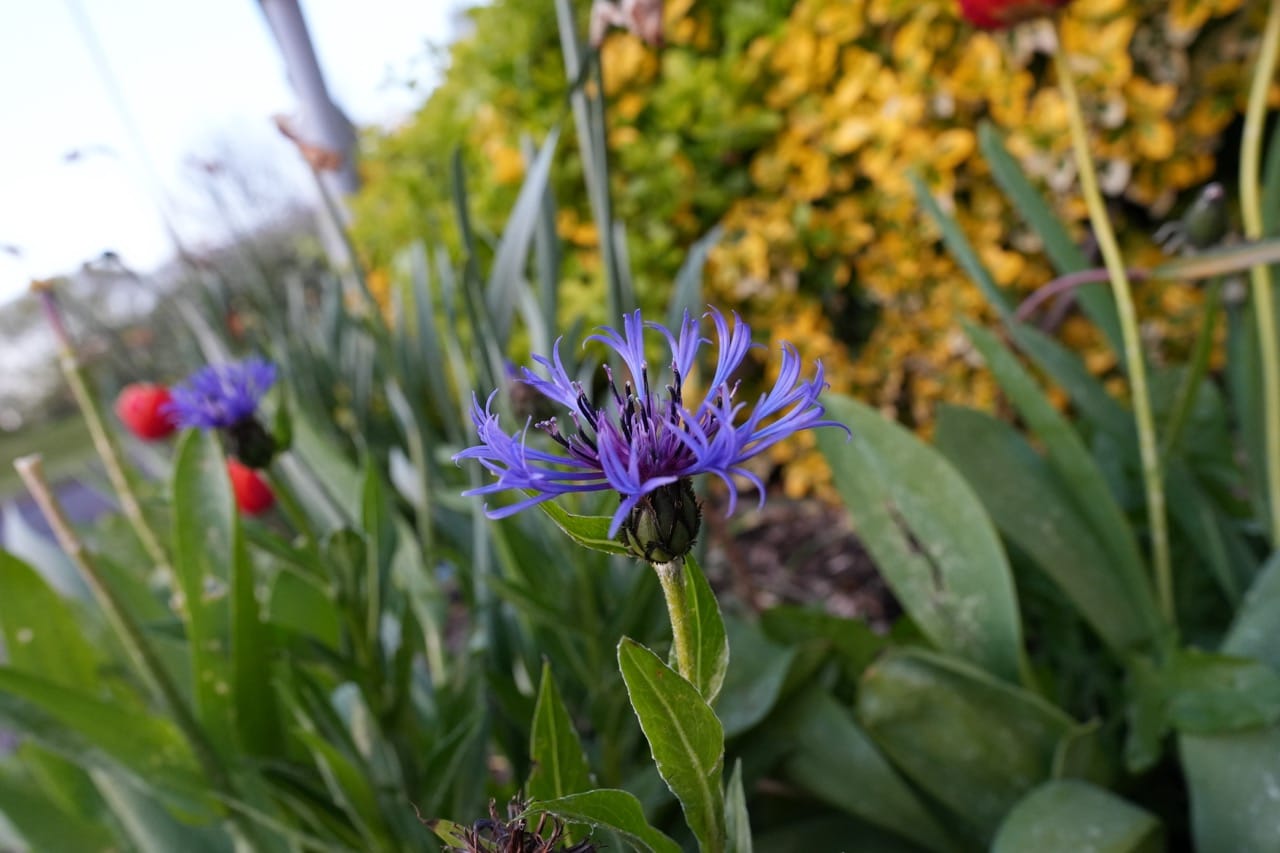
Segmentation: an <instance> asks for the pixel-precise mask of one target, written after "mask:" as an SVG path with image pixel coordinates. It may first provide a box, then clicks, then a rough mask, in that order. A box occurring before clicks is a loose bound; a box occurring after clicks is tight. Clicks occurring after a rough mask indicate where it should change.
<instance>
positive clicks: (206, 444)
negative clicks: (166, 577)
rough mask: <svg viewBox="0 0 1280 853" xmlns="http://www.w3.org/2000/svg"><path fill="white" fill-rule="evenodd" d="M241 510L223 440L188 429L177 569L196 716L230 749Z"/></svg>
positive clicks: (179, 491) (177, 473) (176, 482)
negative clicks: (232, 608)
mask: <svg viewBox="0 0 1280 853" xmlns="http://www.w3.org/2000/svg"><path fill="white" fill-rule="evenodd" d="M234 514H235V504H234V502H233V498H232V494H231V483H230V481H229V480H228V478H227V470H226V461H225V460H224V458H223V456H222V451H221V449H220V448H219V447H218V444H217V439H216V438H215V437H214V436H213V435H212V434H209V433H206V432H204V431H203V430H187V431H186V432H185V433H184V434H183V436H182V439H181V440H180V441H179V442H178V448H177V451H176V453H175V460H174V465H173V541H174V549H173V556H174V566H173V567H174V570H175V572H176V574H177V581H178V587H179V589H180V590H181V591H182V598H183V607H182V609H181V612H182V614H183V616H184V617H185V621H186V623H187V647H188V649H189V651H190V654H191V674H192V680H193V681H194V684H193V685H192V686H193V694H194V696H195V710H196V716H197V718H198V719H199V721H200V723H201V724H202V725H203V726H204V728H205V730H206V731H207V732H208V733H209V736H210V739H211V740H212V741H213V742H214V743H215V744H217V745H218V746H219V747H221V748H224V749H229V748H230V744H231V739H232V735H231V731H232V720H231V717H232V710H231V705H232V700H233V697H232V691H231V673H230V665H229V663H228V660H227V654H228V651H229V649H228V648H227V646H228V643H229V641H230V638H229V636H228V625H227V589H228V586H229V584H230V578H229V577H228V569H227V567H228V566H230V565H232V562H233V559H234V558H233V553H234V551H235V550H236V547H237V546H236V533H235V532H234V530H233V527H234V526H235V517H234Z"/></svg>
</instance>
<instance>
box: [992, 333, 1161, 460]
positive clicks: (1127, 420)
mask: <svg viewBox="0 0 1280 853" xmlns="http://www.w3.org/2000/svg"><path fill="white" fill-rule="evenodd" d="M1008 329H1009V334H1010V336H1011V337H1012V338H1013V340H1014V341H1015V342H1016V343H1017V345H1018V348H1019V349H1020V350H1022V351H1023V352H1025V353H1026V354H1027V355H1028V356H1030V357H1031V359H1032V360H1033V361H1035V363H1036V364H1037V365H1039V366H1040V368H1041V369H1042V370H1043V371H1044V372H1045V373H1047V374H1048V375H1049V376H1051V377H1052V378H1053V380H1054V381H1055V382H1057V383H1058V385H1059V386H1060V387H1061V388H1062V390H1063V391H1066V392H1067V394H1069V395H1070V396H1071V402H1072V403H1074V404H1075V406H1076V408H1077V409H1078V410H1079V411H1080V413H1081V414H1082V415H1083V416H1084V417H1085V418H1087V419H1088V420H1090V421H1092V422H1093V423H1094V425H1095V426H1096V427H1097V428H1098V429H1101V430H1103V431H1105V432H1107V433H1108V434H1109V435H1111V436H1112V437H1113V438H1115V439H1116V440H1117V441H1118V442H1120V443H1121V444H1122V445H1123V446H1124V448H1125V450H1126V452H1128V453H1132V454H1133V455H1134V458H1135V459H1136V457H1137V452H1138V433H1137V429H1136V427H1135V426H1134V423H1133V416H1132V415H1131V414H1130V413H1129V412H1128V411H1126V410H1125V408H1124V407H1123V406H1121V405H1120V403H1118V402H1117V401H1116V399H1115V398H1114V397H1112V396H1111V395H1110V394H1109V393H1108V392H1107V389H1106V386H1105V385H1103V384H1102V383H1101V382H1100V381H1099V380H1098V379H1097V377H1095V376H1094V375H1093V374H1091V373H1090V372H1089V369H1088V367H1086V366H1085V363H1084V360H1083V359H1081V358H1080V356H1079V355H1078V354H1076V353H1075V352H1074V351H1072V350H1071V349H1068V348H1067V347H1065V346H1063V345H1062V344H1060V343H1058V341H1056V340H1054V339H1053V338H1051V337H1049V336H1048V335H1046V334H1045V333H1044V332H1041V331H1040V330H1039V329H1037V328H1036V327H1035V326H1030V325H1027V324H1025V323H1010V324H1009V326H1008Z"/></svg>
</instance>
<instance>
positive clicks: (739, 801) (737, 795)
mask: <svg viewBox="0 0 1280 853" xmlns="http://www.w3.org/2000/svg"><path fill="white" fill-rule="evenodd" d="M724 822H725V831H726V833H727V834H728V836H729V848H728V849H729V853H752V850H751V818H750V816H749V815H748V814H747V793H746V791H745V790H743V787H742V759H738V760H737V761H735V762H734V763H733V774H732V775H731V776H730V777H729V788H728V790H727V791H726V792H725V810H724Z"/></svg>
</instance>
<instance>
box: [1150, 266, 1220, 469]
mask: <svg viewBox="0 0 1280 853" xmlns="http://www.w3.org/2000/svg"><path fill="white" fill-rule="evenodd" d="M1220 313H1222V279H1221V278H1216V279H1214V280H1213V281H1212V282H1210V284H1209V288H1208V290H1206V291H1205V295H1204V319H1203V320H1201V322H1200V331H1199V333H1198V334H1197V335H1196V342H1195V346H1194V348H1193V349H1192V351H1191V363H1190V364H1189V365H1188V366H1187V372H1186V374H1185V375H1184V376H1183V377H1182V384H1181V385H1179V386H1178V396H1177V398H1176V399H1175V400H1174V403H1173V410H1172V411H1173V413H1172V414H1171V415H1170V416H1169V423H1168V426H1166V427H1165V431H1164V437H1163V438H1162V439H1161V442H1160V455H1161V457H1165V458H1167V457H1168V455H1169V454H1170V453H1173V452H1174V451H1175V450H1177V449H1178V444H1179V443H1180V442H1181V441H1182V433H1183V432H1184V431H1185V430H1186V428H1187V422H1188V421H1190V420H1191V412H1192V411H1193V410H1194V409H1195V407H1196V397H1197V396H1198V393H1197V392H1199V390H1200V383H1201V382H1203V381H1204V377H1205V374H1206V373H1208V372H1209V357H1210V356H1212V355H1213V330H1214V327H1215V326H1217V325H1218V315H1219V314H1220Z"/></svg>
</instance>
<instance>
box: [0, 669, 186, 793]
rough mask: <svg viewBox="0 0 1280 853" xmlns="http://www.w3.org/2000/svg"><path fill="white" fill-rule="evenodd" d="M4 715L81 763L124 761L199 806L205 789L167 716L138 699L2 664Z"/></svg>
mask: <svg viewBox="0 0 1280 853" xmlns="http://www.w3.org/2000/svg"><path fill="white" fill-rule="evenodd" d="M0 719H3V720H5V721H7V722H8V723H9V725H10V726H11V727H13V728H14V729H16V730H18V731H20V732H22V733H24V734H26V735H28V736H30V737H31V738H32V739H34V740H35V741H36V742H37V743H39V744H41V745H43V746H45V747H47V748H48V749H50V750H53V751H55V752H57V753H59V754H61V755H62V756H63V757H65V758H68V759H72V760H74V761H76V762H77V763H78V764H80V765H81V766H83V767H113V766H114V767H120V768H123V769H125V770H127V771H128V772H129V773H130V774H131V775H132V776H133V777H134V778H135V780H136V781H137V782H139V783H142V784H146V785H149V786H151V788H152V789H153V790H154V791H156V792H157V793H158V794H161V795H164V796H165V797H166V799H170V800H171V801H177V800H181V801H182V802H183V803H184V805H186V806H189V807H195V808H199V807H200V806H201V805H207V804H206V803H202V802H198V801H200V800H202V799H203V795H204V794H205V793H206V792H207V788H206V786H205V784H204V782H203V781H202V780H201V779H200V776H199V774H198V772H197V770H196V766H195V762H194V760H193V758H192V756H191V753H190V751H189V750H188V747H187V744H186V741H185V740H184V739H183V738H182V736H181V735H180V734H179V732H178V729H177V727H176V726H174V725H173V724H172V723H171V722H170V721H169V720H168V719H165V718H163V717H156V716H153V715H151V714H150V713H148V712H146V711H144V710H142V709H140V708H138V707H137V706H135V705H132V704H129V705H122V704H121V703H119V702H118V701H103V700H100V699H98V698H96V697H94V696H90V695H88V694H86V693H84V692H82V691H81V690H78V689H74V688H69V687H64V686H62V685H59V684H54V683H53V682H51V681H47V680H45V679H43V678H39V677H37V676H34V675H29V674H27V673H23V672H19V671H17V670H14V669H11V668H9V667H0Z"/></svg>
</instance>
